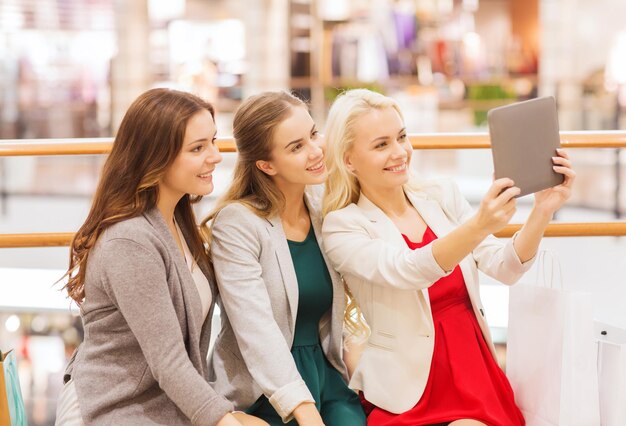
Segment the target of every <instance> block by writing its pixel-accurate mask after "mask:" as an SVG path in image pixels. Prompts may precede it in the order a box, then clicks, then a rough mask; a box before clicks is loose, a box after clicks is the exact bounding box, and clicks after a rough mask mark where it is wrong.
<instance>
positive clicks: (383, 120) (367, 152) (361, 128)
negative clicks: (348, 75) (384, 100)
mask: <svg viewBox="0 0 626 426" xmlns="http://www.w3.org/2000/svg"><path fill="white" fill-rule="evenodd" d="M412 153H413V149H412V147H411V143H410V142H409V139H408V137H407V133H406V128H405V126H404V123H403V121H402V119H401V118H400V115H399V114H398V113H397V112H396V110H395V109H394V108H392V107H387V108H381V109H371V110H370V111H369V112H367V113H366V114H364V115H362V116H361V117H359V118H358V119H357V120H356V121H355V123H354V140H353V144H352V147H351V149H350V150H349V151H348V152H347V153H346V155H345V157H344V161H345V164H346V167H347V168H348V170H350V171H351V172H352V173H353V174H354V175H355V176H356V178H357V179H358V180H359V184H360V186H361V190H363V191H364V192H368V191H381V190H382V191H385V190H390V189H397V188H398V187H401V186H402V185H404V184H405V183H407V182H408V180H409V165H410V161H411V154H412Z"/></svg>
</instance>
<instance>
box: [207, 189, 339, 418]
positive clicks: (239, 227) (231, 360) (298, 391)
mask: <svg viewBox="0 0 626 426" xmlns="http://www.w3.org/2000/svg"><path fill="white" fill-rule="evenodd" d="M306 203H307V206H308V208H309V213H310V216H311V223H312V225H313V229H314V231H315V236H316V238H317V241H318V243H319V244H320V249H321V251H322V254H323V256H324V260H325V261H326V266H327V267H328V271H329V273H330V276H331V279H332V282H333V302H332V308H331V309H330V310H329V312H327V313H326V314H325V315H324V316H323V317H322V319H321V321H320V338H321V344H322V348H323V350H324V353H325V355H326V358H327V359H328V361H329V362H330V363H331V364H332V365H333V367H335V368H336V369H337V370H338V371H339V372H340V374H342V375H343V377H344V379H346V380H347V373H346V368H345V365H344V363H343V360H342V330H343V316H344V309H345V296H344V289H343V283H342V281H341V278H340V277H339V275H338V274H337V273H336V272H335V270H334V269H333V268H332V266H331V264H330V263H329V261H328V259H327V258H326V255H325V254H324V249H323V243H322V238H321V229H322V223H321V216H320V209H319V206H318V205H317V203H316V202H314V199H313V197H309V196H307V197H306ZM212 233H213V239H212V243H211V252H212V256H213V266H214V268H215V275H216V277H217V284H218V287H219V292H220V302H219V303H220V306H221V308H222V330H221V332H220V334H219V335H218V337H217V341H216V343H215V346H214V348H213V352H212V354H211V356H210V358H209V377H210V382H211V385H212V386H213V387H214V388H215V390H216V391H217V392H219V393H220V394H222V395H224V396H226V397H227V398H228V399H229V400H231V401H233V402H234V404H235V407H236V408H237V409H240V410H245V409H247V408H249V407H250V406H251V405H252V404H253V403H254V402H255V401H256V400H257V399H258V398H259V397H260V396H261V395H262V394H264V395H266V396H267V397H268V398H269V401H270V403H271V404H272V406H273V407H274V408H275V409H276V411H277V412H278V414H279V415H280V416H281V417H282V418H283V420H284V421H287V420H289V419H290V418H291V417H292V411H293V410H294V408H296V407H297V406H298V405H299V404H300V403H302V402H305V401H311V402H313V401H314V399H313V397H312V396H311V393H310V392H309V389H308V388H307V386H306V384H305V383H304V381H303V380H302V378H301V377H300V374H299V373H298V370H297V368H296V365H295V362H294V360H293V357H292V355H291V345H292V343H293V334H294V330H295V323H296V314H297V312H298V282H297V279H296V273H295V270H294V267H293V261H292V260H291V254H290V252H289V246H288V244H287V238H286V237H285V232H284V231H283V227H282V224H281V220H280V217H273V218H271V219H269V220H267V219H263V218H261V217H259V216H257V215H256V214H254V213H253V212H252V211H251V210H250V209H248V208H247V207H246V206H244V205H243V204H240V203H233V204H230V205H228V206H227V207H225V208H224V209H223V210H222V211H221V212H220V213H219V214H218V215H217V216H216V217H215V219H214V220H213V224H212Z"/></svg>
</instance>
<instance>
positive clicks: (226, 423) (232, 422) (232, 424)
mask: <svg viewBox="0 0 626 426" xmlns="http://www.w3.org/2000/svg"><path fill="white" fill-rule="evenodd" d="M215 426H242V424H241V422H240V421H239V420H237V419H236V418H235V416H233V415H232V413H228V414H226V415H225V416H224V417H222V418H221V420H220V421H219V422H217V424H216V425H215Z"/></svg>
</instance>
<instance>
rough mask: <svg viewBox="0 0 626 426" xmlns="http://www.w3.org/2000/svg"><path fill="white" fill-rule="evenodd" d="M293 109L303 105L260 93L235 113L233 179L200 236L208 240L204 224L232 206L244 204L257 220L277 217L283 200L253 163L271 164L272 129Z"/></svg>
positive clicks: (284, 95) (275, 94) (284, 94)
mask: <svg viewBox="0 0 626 426" xmlns="http://www.w3.org/2000/svg"><path fill="white" fill-rule="evenodd" d="M296 107H303V108H306V104H305V103H304V102H303V101H301V100H300V99H298V98H296V97H295V96H293V95H292V94H290V93H287V92H263V93H260V94H258V95H255V96H251V97H249V98H247V99H246V100H245V101H244V102H243V103H242V104H241V105H240V106H239V108H238V109H237V111H236V112H235V117H234V119H233V136H234V138H235V143H236V145H237V161H236V163H235V170H234V172H233V179H232V181H231V183H230V186H229V187H228V189H227V190H226V192H225V194H224V195H223V196H222V197H221V198H220V200H219V201H218V202H217V206H216V207H215V209H214V210H213V212H211V213H210V214H209V215H208V216H207V217H206V218H205V219H204V220H203V221H202V225H201V229H202V232H205V233H206V236H207V238H210V230H209V227H208V226H207V223H208V222H209V221H210V220H211V219H213V218H214V217H215V215H216V214H217V213H218V212H219V211H220V210H222V209H223V208H224V207H225V206H226V205H228V204H230V203H232V202H239V203H243V204H245V205H246V206H247V207H248V208H250V209H251V210H252V211H254V212H255V213H256V214H257V215H258V216H260V217H265V218H267V217H271V216H274V215H276V214H279V213H280V212H281V211H282V210H283V208H284V205H285V197H284V196H283V194H282V192H280V190H279V189H278V188H277V187H276V185H275V184H274V181H273V180H272V178H271V177H270V176H268V175H267V174H265V173H264V172H262V171H261V170H259V168H258V167H257V166H256V162H257V161H259V160H265V161H268V160H271V151H272V148H273V137H274V132H275V130H276V127H278V125H279V124H280V123H282V122H283V121H284V120H285V119H286V118H288V117H289V116H290V115H291V112H292V109H293V108H296Z"/></svg>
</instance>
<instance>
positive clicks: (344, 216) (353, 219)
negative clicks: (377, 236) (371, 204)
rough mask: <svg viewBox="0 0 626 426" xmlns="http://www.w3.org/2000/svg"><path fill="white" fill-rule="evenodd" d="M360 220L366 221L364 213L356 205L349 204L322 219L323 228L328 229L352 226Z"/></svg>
mask: <svg viewBox="0 0 626 426" xmlns="http://www.w3.org/2000/svg"><path fill="white" fill-rule="evenodd" d="M360 219H363V220H366V219H367V218H366V216H365V215H364V211H363V209H362V208H361V207H359V206H358V205H357V204H356V203H350V204H348V205H347V206H346V207H343V208H341V209H337V210H333V211H332V212H330V213H328V214H327V215H326V216H325V217H324V222H323V228H324V229H330V228H331V227H333V228H334V227H335V226H339V227H342V226H343V225H346V224H351V225H354V224H355V223H359V221H360Z"/></svg>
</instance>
